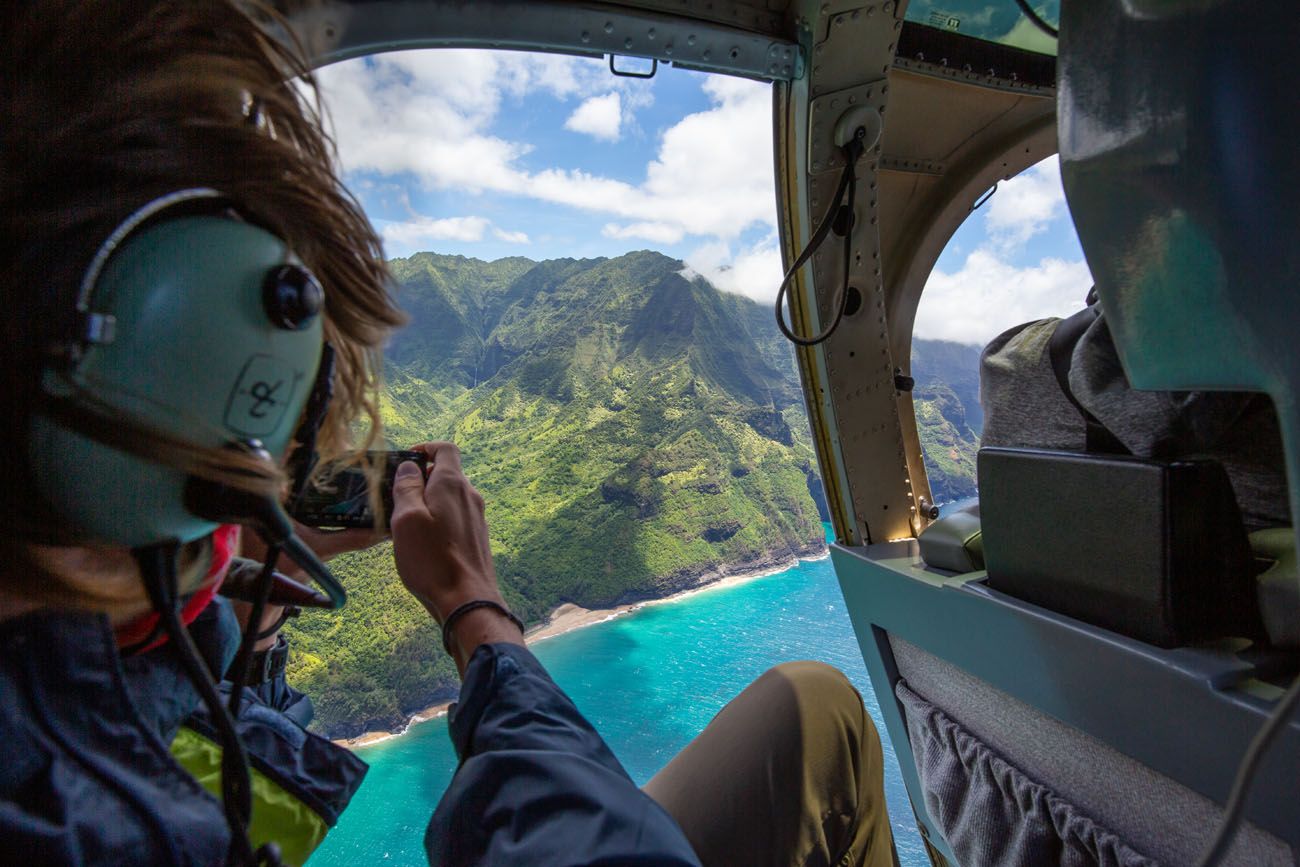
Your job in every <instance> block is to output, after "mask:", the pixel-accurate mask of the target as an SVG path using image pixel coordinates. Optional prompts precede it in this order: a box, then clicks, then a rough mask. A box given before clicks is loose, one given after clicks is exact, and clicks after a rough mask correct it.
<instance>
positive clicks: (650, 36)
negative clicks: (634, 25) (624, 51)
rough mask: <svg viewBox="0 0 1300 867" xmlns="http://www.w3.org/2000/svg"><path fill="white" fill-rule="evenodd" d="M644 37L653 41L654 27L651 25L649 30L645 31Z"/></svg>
mask: <svg viewBox="0 0 1300 867" xmlns="http://www.w3.org/2000/svg"><path fill="white" fill-rule="evenodd" d="M645 38H646V39H649V40H650V41H651V42H653V41H654V38H655V29H654V28H653V27H651V28H650V29H649V30H647V31H646V34H645Z"/></svg>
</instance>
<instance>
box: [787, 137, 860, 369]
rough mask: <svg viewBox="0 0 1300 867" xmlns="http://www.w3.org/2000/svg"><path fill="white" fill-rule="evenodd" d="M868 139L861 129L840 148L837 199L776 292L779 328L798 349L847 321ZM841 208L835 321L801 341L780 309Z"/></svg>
mask: <svg viewBox="0 0 1300 867" xmlns="http://www.w3.org/2000/svg"><path fill="white" fill-rule="evenodd" d="M866 135H867V132H866V130H865V129H863V128H862V127H858V129H857V131H856V132H855V133H854V135H853V138H851V139H849V142H848V144H846V145H844V146H843V147H841V148H840V151H841V152H842V153H843V154H844V171H843V172H842V173H841V174H840V183H839V186H838V187H837V188H836V190H835V199H834V200H833V201H832V202H831V206H830V208H829V209H827V211H826V214H825V216H823V217H822V221H821V223H820V225H818V226H817V229H816V230H815V231H814V232H813V234H812V237H811V238H810V239H808V246H807V247H804V250H803V252H802V253H800V254H799V256H798V258H796V259H795V260H794V264H793V265H791V266H790V270H788V271H786V272H785V276H784V277H782V278H781V286H780V288H778V289H777V290H776V327H777V328H779V329H780V330H781V333H782V334H784V335H785V339H786V340H789V341H790V342H791V343H793V344H795V345H796V346H816V345H817V344H819V343H822V342H823V341H825V340H826V339H827V338H828V337H830V336H831V335H832V334H834V333H835V329H837V328H839V327H840V321H841V320H842V319H843V318H844V312H845V310H846V309H847V308H848V301H849V265H850V262H851V258H852V251H853V207H854V204H855V200H856V198H857V162H858V159H859V158H860V157H861V156H862V153H863V151H864V150H865V146H864V139H865V138H866ZM846 194H847V198H848V201H847V202H846V201H845V195H846ZM841 207H844V208H847V212H848V217H847V219H846V220H844V221H843V222H844V226H843V228H844V280H843V282H842V283H841V284H840V291H839V294H838V295H837V296H836V300H835V318H834V319H833V320H831V324H830V325H828V326H826V328H825V329H824V330H823V331H822V332H821V333H820V334H817V335H815V336H813V337H800V336H799V335H797V334H795V333H794V330H793V329H791V327H790V326H789V325H787V324H786V321H785V316H784V314H782V312H781V308H782V306H783V305H784V304H785V296H786V293H787V291H788V290H789V287H790V281H791V280H792V279H793V278H794V275H795V274H796V273H797V272H798V271H799V269H800V268H802V267H803V266H804V264H806V263H807V261H808V260H809V259H810V258H812V255H813V254H814V253H816V252H817V249H818V248H819V247H821V245H822V243H823V242H824V241H825V240H826V236H827V235H829V234H830V231H831V227H832V226H834V225H835V222H836V217H837V216H838V215H839V213H840V208H841Z"/></svg>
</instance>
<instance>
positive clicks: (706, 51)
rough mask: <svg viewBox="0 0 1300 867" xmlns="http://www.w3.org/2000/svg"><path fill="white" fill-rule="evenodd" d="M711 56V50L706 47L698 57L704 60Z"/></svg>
mask: <svg viewBox="0 0 1300 867" xmlns="http://www.w3.org/2000/svg"><path fill="white" fill-rule="evenodd" d="M712 56H713V52H712V51H710V50H709V49H707V48H706V49H704V53H703V54H701V55H700V57H701V58H702V59H704V60H708V59H709V58H711V57H712Z"/></svg>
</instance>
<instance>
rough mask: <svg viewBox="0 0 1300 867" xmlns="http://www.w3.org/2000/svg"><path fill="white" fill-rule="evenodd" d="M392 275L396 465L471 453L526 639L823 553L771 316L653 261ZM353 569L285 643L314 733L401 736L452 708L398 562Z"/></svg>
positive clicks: (448, 671) (429, 627) (431, 636)
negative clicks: (426, 714) (395, 289)
mask: <svg viewBox="0 0 1300 867" xmlns="http://www.w3.org/2000/svg"><path fill="white" fill-rule="evenodd" d="M391 266H392V270H393V273H394V276H395V277H396V278H397V280H398V281H399V283H400V289H399V298H400V300H401V302H402V304H403V306H404V307H405V308H406V310H407V311H408V312H409V313H410V316H411V323H410V325H409V326H408V327H407V328H406V329H404V330H403V331H402V332H401V333H400V334H398V335H396V336H395V338H394V339H393V341H392V344H391V346H390V347H389V348H388V350H387V354H386V357H387V359H388V365H387V382H388V388H387V393H386V395H385V398H384V404H383V411H384V418H385V424H386V428H387V431H386V432H387V434H388V437H389V439H390V440H391V441H392V443H393V444H394V446H395V447H400V446H407V445H410V444H413V443H416V442H421V441H425V440H429V439H449V440H452V441H454V442H456V443H457V444H458V445H459V446H460V448H461V451H462V456H463V458H462V459H463V463H464V466H465V471H466V474H467V475H468V476H469V478H470V480H471V481H472V482H473V483H474V484H475V485H476V486H477V487H478V488H479V490H480V491H481V492H482V493H483V495H484V498H485V500H486V501H487V518H488V524H489V527H490V532H491V539H492V547H493V553H494V557H495V560H496V566H497V572H498V576H499V578H500V580H501V584H502V589H503V592H504V593H505V595H506V598H507V599H508V601H509V602H510V604H511V606H512V607H514V608H515V610H516V611H518V612H519V613H520V614H521V616H523V617H524V618H525V619H526V620H528V621H529V622H540V621H541V620H543V619H544V618H545V617H546V616H547V615H548V614H549V613H550V612H551V611H552V610H554V609H555V608H556V607H557V606H559V605H561V604H563V603H574V604H577V605H580V606H582V607H584V608H608V607H612V606H614V605H618V604H624V603H627V602H633V601H640V600H644V599H651V598H657V597H662V596H667V595H671V594H674V593H678V592H681V591H683V590H689V589H693V588H695V587H698V586H700V585H701V584H704V583H708V582H709V581H713V580H717V579H718V578H720V577H723V576H727V575H734V574H738V573H743V572H754V571H759V570H763V571H770V570H776V569H780V568H783V567H785V566H788V565H790V564H791V563H792V562H793V561H794V560H795V559H796V558H800V557H810V556H818V555H820V554H821V553H823V552H824V550H825V544H824V541H823V527H822V521H823V520H825V517H826V505H825V501H824V495H823V494H822V489H821V482H820V480H819V479H818V478H817V474H816V458H815V455H814V453H813V450H812V445H811V440H810V437H809V432H808V422H807V419H806V416H805V414H804V409H803V402H802V401H803V398H802V395H801V393H800V388H799V383H798V376H797V372H796V368H795V363H794V356H793V352H792V351H791V349H790V347H789V345H788V344H786V343H785V342H784V341H783V339H782V338H781V337H780V335H779V334H778V333H777V331H776V328H775V325H774V324H773V322H772V316H771V310H770V309H769V308H768V307H766V306H760V305H758V304H755V303H754V302H752V301H749V300H747V299H744V298H740V297H738V296H734V295H727V294H724V293H721V292H719V291H718V290H717V289H715V288H714V287H712V286H711V285H709V284H708V283H707V282H705V281H704V280H703V279H701V278H698V277H688V276H686V274H687V273H689V272H686V271H685V270H684V266H683V265H682V263H681V262H679V261H677V260H674V259H670V258H668V257H666V256H662V255H660V254H658V253H651V252H645V251H642V252H638V253H629V254H627V255H625V256H621V257H618V258H616V259H593V260H555V261H550V262H531V261H529V260H527V259H520V258H512V259H503V260H498V261H496V262H481V261H478V260H474V259H465V258H463V257H450V256H439V255H436V254H431V253H422V254H418V255H416V256H413V257H411V258H409V259H399V260H395V261H394V262H392V263H391ZM939 417H940V418H942V419H943V422H944V423H950V422H949V421H948V418H947V417H946V416H943V414H942V412H940V413H939ZM924 424H925V423H923V436H925V433H924V429H925V428H924ZM958 439H960V434H959V435H958ZM934 482H935V480H934V479H933V478H932V484H934ZM940 484H941V485H942V484H943V483H942V480H940ZM337 571H338V572H339V574H340V575H341V576H342V577H343V579H344V582H345V584H346V585H347V586H348V589H349V593H350V601H349V604H348V607H347V608H346V609H344V610H343V611H342V612H340V613H339V614H337V615H328V614H327V615H316V616H307V617H304V618H302V619H301V620H300V621H299V622H297V623H296V624H294V625H292V626H291V627H290V632H291V640H292V642H293V647H294V652H293V657H292V662H291V667H290V675H291V677H292V678H293V680H294V682H295V685H297V686H298V687H299V688H300V689H303V690H304V691H306V692H308V694H310V695H311V696H312V697H313V699H314V700H315V702H316V706H317V727H318V729H319V730H321V731H323V732H324V733H326V734H328V735H330V736H333V737H347V736H352V735H355V734H358V733H360V732H361V731H364V730H368V729H376V728H379V729H388V730H393V729H395V728H400V727H401V726H403V725H404V724H405V722H406V720H407V719H408V717H409V715H410V714H411V713H413V712H415V711H418V710H420V709H423V708H425V707H427V706H428V705H430V704H431V703H433V702H434V701H436V700H438V699H439V698H443V697H447V696H450V695H453V694H454V687H455V685H456V683H457V678H456V673H455V670H454V668H453V667H452V665H451V662H450V660H449V659H447V658H446V657H445V655H444V654H443V652H442V649H441V642H440V641H439V639H438V632H437V627H436V626H435V625H433V623H432V621H431V620H429V618H428V616H427V615H426V614H425V612H424V611H423V609H421V608H420V606H419V605H418V604H416V603H415V602H414V601H413V600H411V599H410V598H409V596H407V595H406V593H405V591H404V590H403V589H402V587H401V585H400V581H399V580H398V578H397V576H396V574H395V572H394V569H393V565H392V559H391V554H390V553H389V549H388V546H380V547H379V548H376V549H373V550H371V551H367V552H362V553H360V554H357V555H354V556H350V557H347V558H342V559H341V561H339V562H338V563H337Z"/></svg>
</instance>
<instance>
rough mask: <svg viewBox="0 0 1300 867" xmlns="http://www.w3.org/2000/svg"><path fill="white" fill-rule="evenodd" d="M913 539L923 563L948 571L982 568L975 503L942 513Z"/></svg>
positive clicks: (978, 524)
mask: <svg viewBox="0 0 1300 867" xmlns="http://www.w3.org/2000/svg"><path fill="white" fill-rule="evenodd" d="M916 541H917V543H918V544H919V545H920V548H921V559H922V560H924V561H925V563H926V565H927V566H933V567H934V568H936V569H947V570H949V571H951V572H978V571H980V570H981V569H983V568H984V544H983V537H982V535H981V533H980V515H979V504H978V503H977V504H975V505H973V506H968V507H966V508H965V509H961V510H960V511H956V512H953V513H952V514H951V515H944V516H943V517H942V518H940V519H939V520H937V521H935V522H934V523H933V524H931V525H930V526H928V527H926V528H925V530H923V531H922V532H921V535H920V536H919V537H917V540H916Z"/></svg>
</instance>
